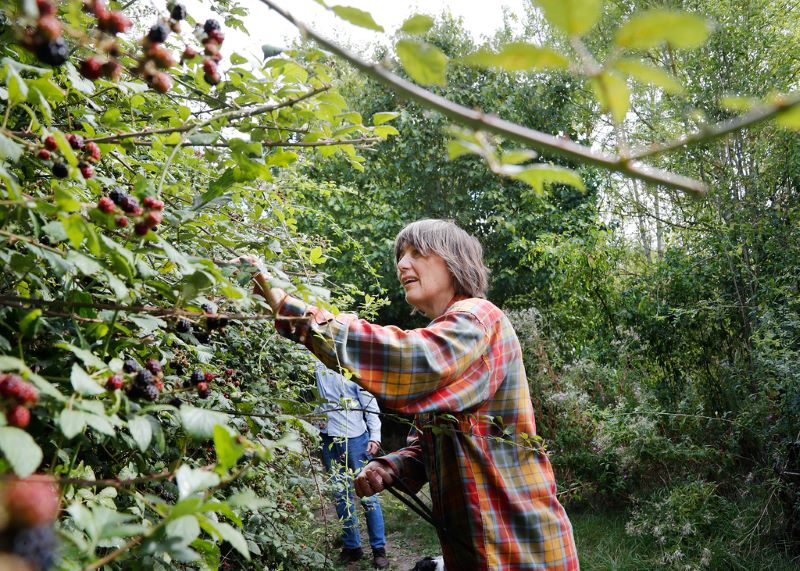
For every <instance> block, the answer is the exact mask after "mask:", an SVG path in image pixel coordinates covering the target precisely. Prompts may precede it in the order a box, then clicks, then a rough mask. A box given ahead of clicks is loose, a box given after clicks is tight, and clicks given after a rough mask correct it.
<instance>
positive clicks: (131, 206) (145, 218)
mask: <svg viewBox="0 0 800 571" xmlns="http://www.w3.org/2000/svg"><path fill="white" fill-rule="evenodd" d="M142 204H143V205H144V208H142V206H140V205H139V201H138V200H137V199H136V198H135V197H133V196H130V195H128V194H125V192H124V191H122V190H120V189H117V188H115V189H113V190H112V191H111V192H109V193H108V196H107V197H106V196H104V197H102V198H100V200H98V201H97V208H98V210H100V211H101V212H103V213H105V214H116V217H115V218H114V222H115V224H116V225H117V227H118V228H127V227H128V224H129V223H130V221H129V220H128V217H127V216H125V214H127V215H130V216H133V217H137V218H138V220H137V222H136V223H135V224H134V226H133V230H134V232H135V233H136V235H137V236H145V235H147V233H148V232H149V231H150V230H155V228H156V226H158V225H159V224H160V223H161V220H162V218H161V211H162V210H163V208H164V203H163V202H162V201H160V200H157V199H155V198H153V197H152V196H147V197H145V198H144V200H143V201H142ZM117 208H119V209H120V210H121V211H122V213H118V212H117Z"/></svg>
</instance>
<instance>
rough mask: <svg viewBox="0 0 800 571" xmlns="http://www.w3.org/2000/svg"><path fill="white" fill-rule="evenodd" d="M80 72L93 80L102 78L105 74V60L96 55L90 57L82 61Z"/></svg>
mask: <svg viewBox="0 0 800 571" xmlns="http://www.w3.org/2000/svg"><path fill="white" fill-rule="evenodd" d="M80 72H81V75H82V76H83V77H85V78H86V79H91V80H92V81H94V80H96V79H100V77H101V76H102V75H103V62H101V61H100V60H99V59H97V58H96V57H88V58H86V59H85V60H83V61H82V62H81V65H80Z"/></svg>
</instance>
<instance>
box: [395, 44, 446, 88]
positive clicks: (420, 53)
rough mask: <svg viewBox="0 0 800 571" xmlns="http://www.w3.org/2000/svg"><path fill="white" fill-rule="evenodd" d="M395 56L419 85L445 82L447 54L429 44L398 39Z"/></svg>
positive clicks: (442, 83)
mask: <svg viewBox="0 0 800 571" xmlns="http://www.w3.org/2000/svg"><path fill="white" fill-rule="evenodd" d="M396 50H397V57H398V58H400V63H402V64H403V67H404V68H405V70H406V71H407V72H408V75H410V76H411V78H412V79H413V80H414V81H416V82H417V83H419V84H421V85H442V86H444V85H445V84H446V83H447V77H446V72H447V56H446V55H445V54H444V52H442V50H440V49H439V48H437V47H436V46H433V45H431V44H428V43H426V42H417V41H413V40H400V41H399V42H397V46H396Z"/></svg>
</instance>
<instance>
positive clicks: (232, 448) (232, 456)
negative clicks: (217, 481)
mask: <svg viewBox="0 0 800 571" xmlns="http://www.w3.org/2000/svg"><path fill="white" fill-rule="evenodd" d="M214 450H215V451H216V453H217V461H218V462H219V463H220V465H221V466H222V467H223V468H225V469H226V470H230V469H231V468H233V467H234V466H235V465H236V463H237V462H238V461H239V458H241V457H242V455H244V451H245V447H244V446H242V445H241V444H239V443H238V442H237V441H236V438H234V437H233V435H231V433H230V432H229V431H228V429H227V428H225V427H224V426H220V425H219V424H218V425H216V426H215V427H214Z"/></svg>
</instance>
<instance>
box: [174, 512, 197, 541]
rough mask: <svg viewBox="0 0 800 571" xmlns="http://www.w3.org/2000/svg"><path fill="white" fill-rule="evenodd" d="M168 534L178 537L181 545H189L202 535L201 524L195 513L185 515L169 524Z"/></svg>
mask: <svg viewBox="0 0 800 571" xmlns="http://www.w3.org/2000/svg"><path fill="white" fill-rule="evenodd" d="M167 535H168V536H169V537H170V538H173V539H177V540H178V542H179V543H180V545H189V544H190V543H191V542H193V541H194V540H195V539H197V536H198V535H200V524H199V523H198V522H197V518H196V517H195V516H193V515H185V516H182V517H179V518H177V519H174V520H172V521H170V522H169V523H168V524H167Z"/></svg>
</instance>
